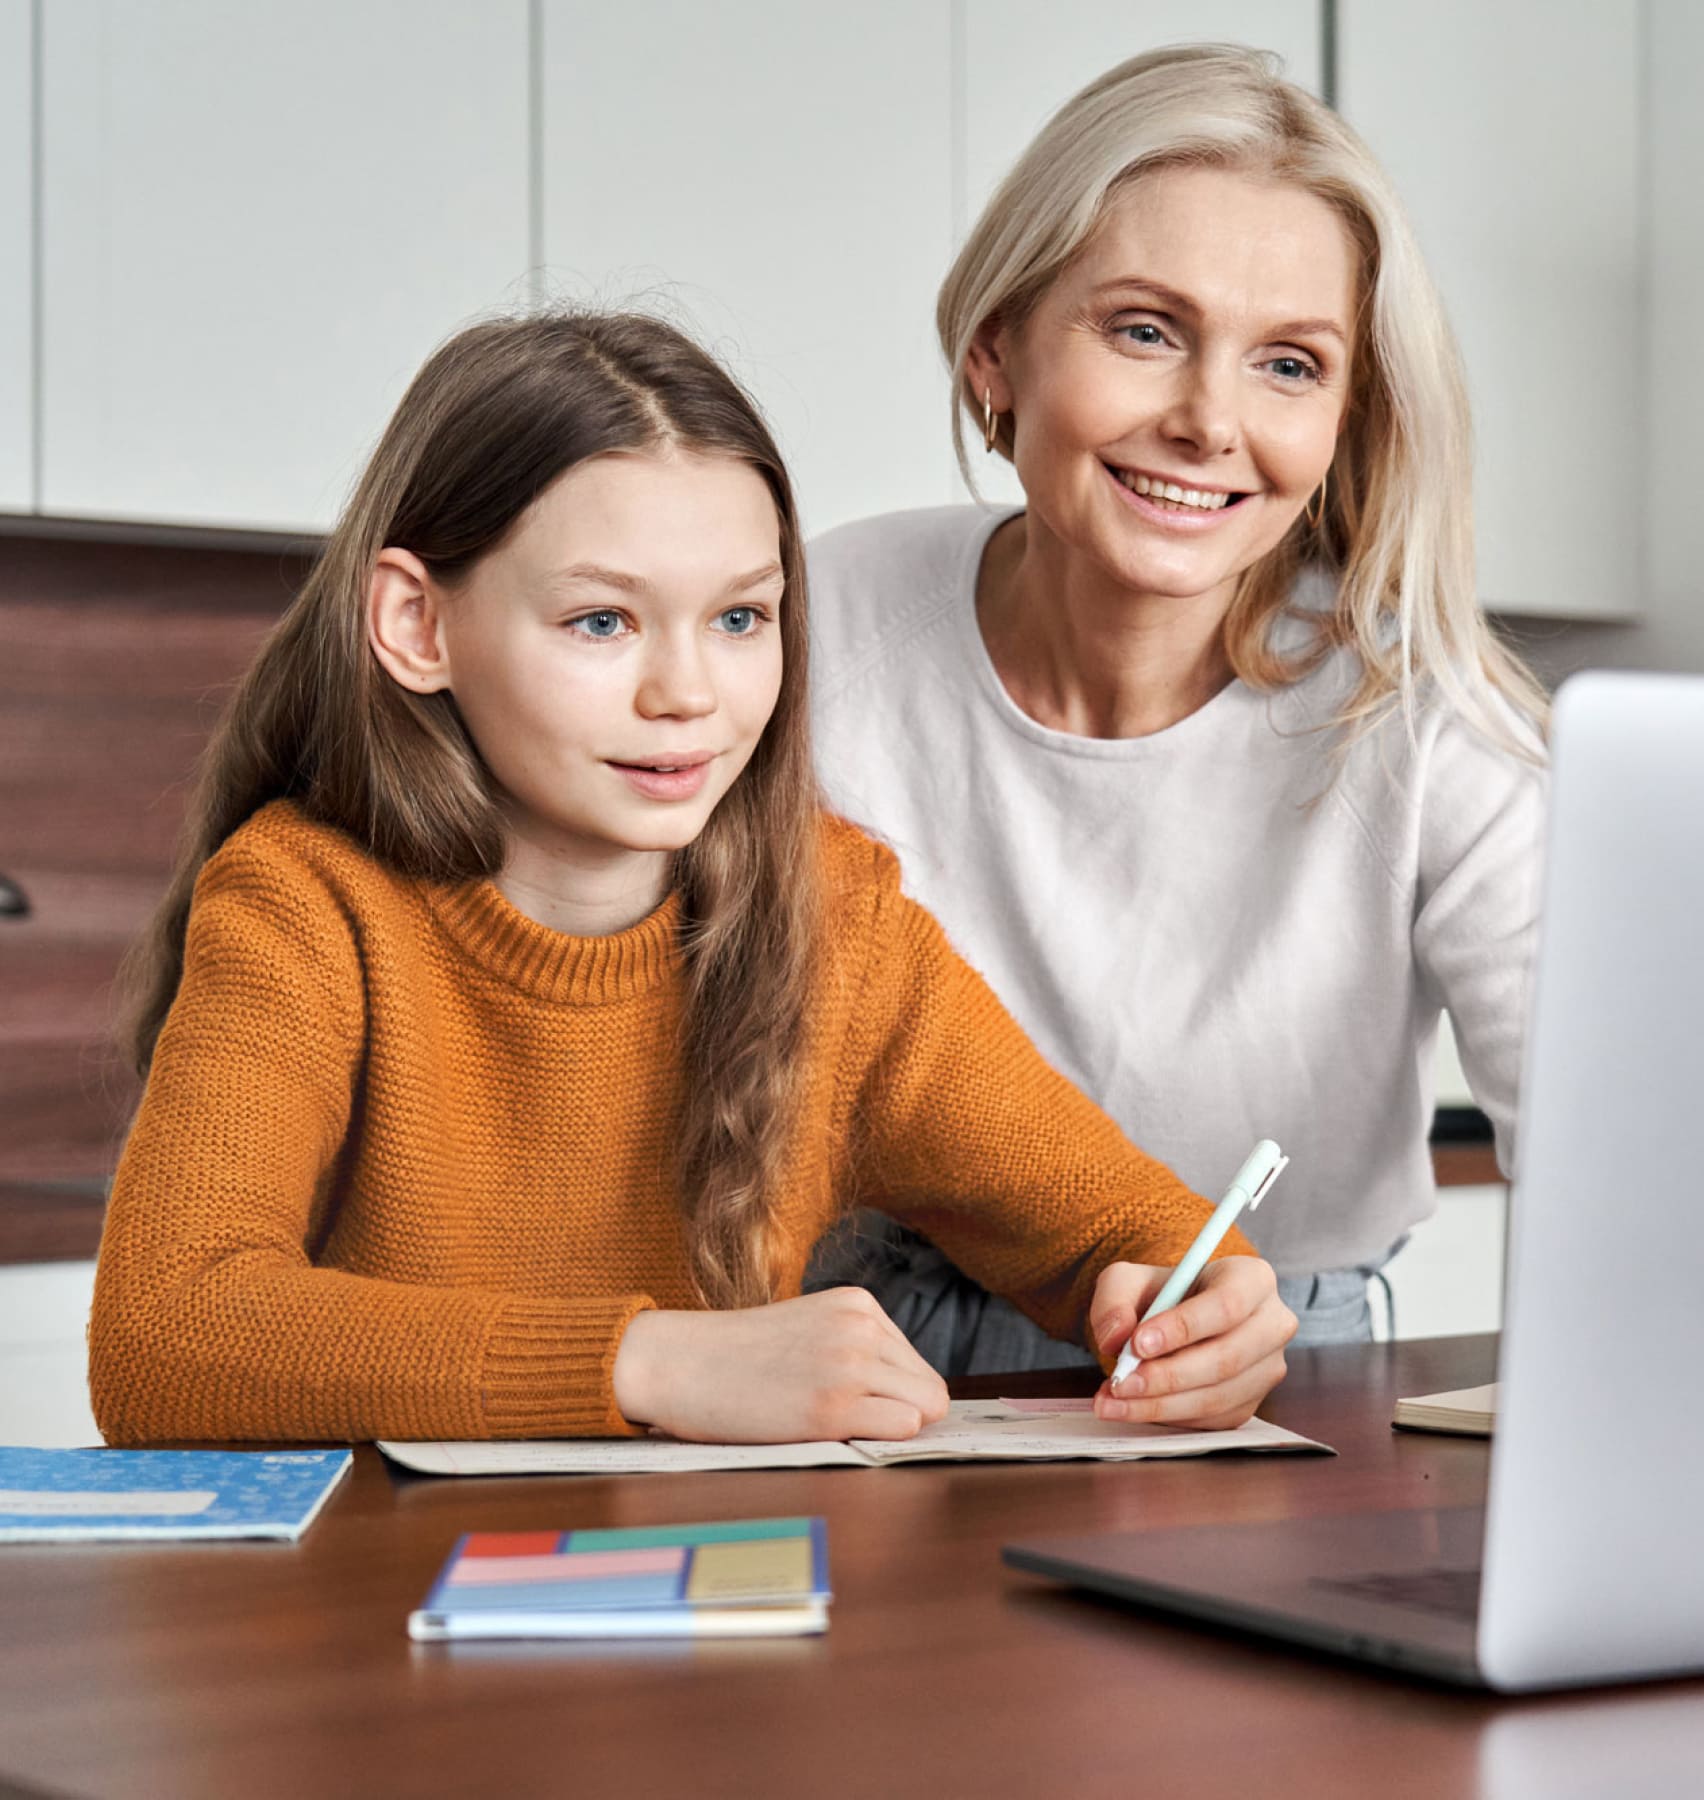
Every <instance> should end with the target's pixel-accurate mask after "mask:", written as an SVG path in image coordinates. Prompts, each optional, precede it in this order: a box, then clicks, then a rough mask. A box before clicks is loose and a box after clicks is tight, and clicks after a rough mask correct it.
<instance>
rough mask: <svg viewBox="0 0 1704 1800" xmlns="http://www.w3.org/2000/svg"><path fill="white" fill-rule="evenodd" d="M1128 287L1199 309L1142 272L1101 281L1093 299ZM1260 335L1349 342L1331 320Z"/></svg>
mask: <svg viewBox="0 0 1704 1800" xmlns="http://www.w3.org/2000/svg"><path fill="white" fill-rule="evenodd" d="M1132 288H1140V289H1141V291H1142V292H1143V293H1144V294H1152V295H1153V296H1154V298H1155V299H1156V300H1158V301H1159V302H1160V303H1161V304H1162V305H1164V306H1167V307H1170V308H1171V309H1172V310H1173V311H1174V312H1181V313H1188V314H1189V315H1190V316H1191V317H1194V316H1196V315H1198V314H1199V313H1200V311H1201V306H1200V302H1199V301H1195V300H1192V299H1190V297H1189V296H1188V295H1187V294H1185V293H1180V292H1179V290H1178V289H1176V288H1172V287H1167V286H1166V284H1165V283H1164V282H1163V281H1150V280H1149V279H1148V278H1147V276H1145V275H1120V276H1118V277H1117V278H1116V279H1114V280H1112V281H1103V282H1101V284H1100V285H1099V286H1098V287H1097V288H1095V289H1094V294H1095V297H1096V298H1097V299H1106V298H1110V297H1111V296H1112V295H1113V294H1120V293H1127V292H1129V290H1130V289H1132ZM1262 335H1263V336H1264V337H1267V338H1295V337H1334V338H1336V339H1337V341H1338V342H1339V343H1340V344H1347V343H1348V341H1349V334H1348V333H1347V332H1346V331H1345V330H1344V329H1343V327H1342V326H1341V325H1339V324H1338V322H1337V321H1336V320H1335V319H1290V320H1288V321H1287V322H1286V323H1284V324H1282V325H1268V326H1267V327H1266V328H1265V329H1264V331H1263V333H1262Z"/></svg>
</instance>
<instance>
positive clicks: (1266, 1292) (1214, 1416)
mask: <svg viewBox="0 0 1704 1800" xmlns="http://www.w3.org/2000/svg"><path fill="white" fill-rule="evenodd" d="M1295 1330H1296V1317H1295V1314H1294V1313H1292V1312H1291V1311H1290V1309H1289V1308H1288V1307H1287V1306H1286V1305H1285V1304H1284V1303H1283V1301H1282V1300H1280V1299H1279V1298H1278V1289H1277V1280H1276V1278H1275V1277H1274V1275H1273V1272H1272V1269H1271V1266H1270V1265H1269V1264H1267V1263H1265V1262H1263V1261H1261V1260H1260V1259H1259V1258H1256V1257H1247V1256H1239V1257H1226V1258H1224V1259H1223V1260H1221V1261H1219V1262H1216V1263H1212V1264H1210V1265H1209V1266H1208V1268H1207V1269H1206V1270H1205V1271H1204V1272H1203V1274H1202V1277H1201V1285H1200V1288H1199V1289H1198V1291H1197V1292H1196V1293H1194V1294H1192V1295H1191V1296H1190V1297H1189V1298H1188V1299H1187V1300H1184V1301H1183V1302H1181V1303H1180V1304H1179V1305H1178V1306H1176V1307H1173V1308H1172V1309H1170V1310H1169V1311H1167V1312H1164V1313H1161V1314H1160V1315H1159V1316H1158V1317H1157V1318H1154V1319H1152V1320H1150V1321H1149V1322H1148V1323H1147V1324H1145V1325H1143V1326H1142V1327H1141V1329H1140V1332H1139V1334H1138V1337H1137V1345H1136V1349H1137V1354H1138V1355H1139V1356H1140V1357H1141V1358H1142V1364H1141V1367H1140V1368H1139V1369H1138V1370H1137V1371H1136V1372H1135V1374H1133V1375H1131V1376H1128V1377H1127V1378H1126V1379H1125V1380H1124V1381H1122V1382H1121V1383H1120V1384H1119V1387H1118V1391H1117V1394H1116V1396H1114V1395H1113V1394H1112V1392H1111V1390H1110V1389H1109V1388H1103V1389H1102V1390H1101V1393H1100V1394H1099V1395H1098V1396H1097V1397H1096V1405H1095V1410H1096V1413H1097V1414H1098V1415H1099V1416H1100V1417H1102V1418H1107V1419H1124V1420H1130V1421H1135V1422H1143V1423H1163V1424H1195V1425H1198V1426H1201V1427H1203V1428H1208V1429H1221V1428H1223V1427H1225V1426H1227V1425H1233V1424H1241V1423H1242V1421H1243V1420H1244V1419H1246V1418H1248V1417H1250V1416H1251V1415H1252V1414H1253V1412H1254V1409H1255V1408H1256V1407H1257V1406H1258V1405H1259V1404H1260V1402H1261V1400H1262V1399H1264V1398H1265V1396H1266V1395H1267V1394H1268V1393H1269V1392H1270V1391H1271V1390H1272V1388H1274V1387H1275V1386H1276V1385H1277V1384H1278V1383H1279V1382H1280V1381H1282V1380H1283V1379H1284V1355H1283V1351H1284V1346H1285V1345H1286V1344H1287V1343H1288V1342H1289V1341H1290V1339H1291V1338H1292V1337H1293V1336H1294V1335H1295ZM1150 1334H1153V1336H1152V1338H1150ZM1151 1344H1152V1345H1153V1346H1155V1347H1150V1345H1151Z"/></svg>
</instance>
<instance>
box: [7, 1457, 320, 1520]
mask: <svg viewBox="0 0 1704 1800" xmlns="http://www.w3.org/2000/svg"><path fill="white" fill-rule="evenodd" d="M352 1460H353V1458H352V1456H351V1453H350V1452H349V1451H347V1450H28V1449H22V1450H20V1449H7V1448H4V1447H0V1543H14V1544H48V1543H78V1542H92V1541H94V1540H97V1539H107V1538H134V1539H160V1538H277V1539H282V1540H284V1541H285V1542H288V1543H294V1542H295V1541H296V1539H297V1538H299V1537H300V1536H301V1535H302V1533H303V1532H304V1531H305V1530H306V1529H307V1528H308V1526H309V1525H310V1524H311V1523H312V1521H313V1518H314V1515H315V1514H316V1513H317V1512H318V1511H319V1509H320V1508H321V1507H322V1506H323V1505H324V1504H325V1501H326V1496H327V1495H328V1494H330V1492H331V1490H332V1489H333V1488H334V1487H336V1486H337V1484H338V1482H339V1481H340V1480H342V1478H343V1476H344V1475H345V1474H346V1473H347V1472H348V1469H349V1465H350V1462H351V1461H352Z"/></svg>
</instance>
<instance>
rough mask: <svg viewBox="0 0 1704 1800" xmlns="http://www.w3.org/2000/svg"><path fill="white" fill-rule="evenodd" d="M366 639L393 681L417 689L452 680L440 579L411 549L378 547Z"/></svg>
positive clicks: (442, 685) (369, 586) (440, 686)
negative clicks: (439, 588)
mask: <svg viewBox="0 0 1704 1800" xmlns="http://www.w3.org/2000/svg"><path fill="white" fill-rule="evenodd" d="M367 641H368V643H370V644H371V645H372V646H373V654H374V655H375V656H376V657H377V658H378V659H379V661H380V662H381V663H382V664H383V665H384V667H385V669H386V671H387V672H388V673H389V675H390V676H391V678H392V679H393V680H394V681H397V682H399V683H400V684H401V685H402V686H403V687H405V688H407V689H408V690H409V692H410V693H414V694H436V693H438V692H439V691H440V690H441V689H444V688H447V687H448V686H449V685H450V652H449V646H448V645H447V644H446V643H445V642H444V621H443V610H442V606H441V604H440V597H439V593H438V588H437V584H436V583H435V582H434V581H433V580H432V578H431V576H430V575H429V574H428V573H427V572H426V565H425V564H424V563H423V562H422V561H421V560H420V558H419V557H418V556H416V555H415V554H414V553H413V552H412V551H410V550H397V549H392V548H389V547H387V548H386V549H383V550H381V551H380V552H379V556H378V560H377V561H376V562H375V563H374V564H373V574H372V578H371V580H370V581H369V582H368V583H367Z"/></svg>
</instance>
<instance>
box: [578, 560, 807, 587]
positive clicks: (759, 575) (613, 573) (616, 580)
mask: <svg viewBox="0 0 1704 1800" xmlns="http://www.w3.org/2000/svg"><path fill="white" fill-rule="evenodd" d="M785 574H786V571H785V570H783V568H782V567H781V565H780V564H779V563H778V562H770V563H765V564H764V565H763V567H762V568H761V569H753V570H752V571H751V573H750V574H749V575H736V576H735V577H734V579H733V580H732V581H730V582H729V583H728V585H727V588H726V590H725V591H726V592H728V593H730V594H733V593H738V592H740V591H741V590H742V589H744V588H754V587H762V586H763V585H765V584H766V583H768V582H771V581H779V580H783V579H784V578H785ZM550 582H551V585H552V586H553V587H558V586H566V585H567V584H569V583H571V582H591V583H593V584H594V585H596V586H598V587H608V588H618V589H619V590H620V591H621V592H622V593H624V594H648V593H650V592H651V591H652V587H651V583H650V582H648V581H647V580H646V579H645V577H644V576H643V575H634V574H630V573H629V572H628V571H627V570H625V569H610V568H606V567H605V566H604V565H603V564H602V563H570V564H569V565H568V566H567V568H565V569H557V570H556V571H555V572H554V573H553V574H552V575H551V577H550Z"/></svg>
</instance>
